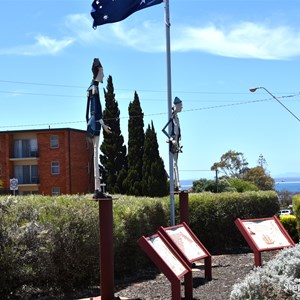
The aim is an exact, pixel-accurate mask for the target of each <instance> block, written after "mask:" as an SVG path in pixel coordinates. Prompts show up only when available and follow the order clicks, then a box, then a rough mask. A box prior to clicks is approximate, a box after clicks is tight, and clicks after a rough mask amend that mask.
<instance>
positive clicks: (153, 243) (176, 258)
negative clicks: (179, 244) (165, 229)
mask: <svg viewBox="0 0 300 300" xmlns="http://www.w3.org/2000/svg"><path fill="white" fill-rule="evenodd" d="M138 244H139V245H140V247H141V248H142V249H143V250H144V251H145V252H146V254H147V255H148V256H149V257H150V258H151V259H152V261H153V262H154V263H155V265H156V266H157V267H158V268H159V269H160V270H161V272H163V273H164V275H165V276H166V277H167V278H168V279H169V281H170V282H171V284H172V300H180V299H181V288H180V279H181V278H182V277H183V276H184V277H185V283H186V284H187V285H188V286H189V287H190V289H191V288H192V270H191V268H190V266H189V265H188V264H187V263H186V262H185V261H184V259H183V258H182V257H180V255H179V254H178V253H177V252H176V250H175V249H174V248H173V247H172V246H171V245H170V244H169V242H168V241H167V240H166V239H165V238H164V237H163V236H160V235H158V234H154V235H152V236H150V237H144V236H142V237H141V238H140V239H139V240H138ZM190 289H189V290H188V291H186V293H188V294H189V295H188V296H187V295H185V296H186V297H185V298H186V299H192V290H190ZM190 295H191V296H190Z"/></svg>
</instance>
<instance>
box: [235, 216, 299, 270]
mask: <svg viewBox="0 0 300 300" xmlns="http://www.w3.org/2000/svg"><path fill="white" fill-rule="evenodd" d="M263 223H265V224H263ZM235 225H236V226H237V228H238V229H239V231H240V232H241V234H242V235H243V237H244V238H245V240H246V241H247V243H248V245H249V246H250V248H251V249H252V251H253V252H254V263H255V266H256V267H258V266H261V265H262V261H261V252H263V251H272V250H278V249H283V248H288V247H294V246H295V243H294V241H293V239H292V238H291V237H290V235H289V234H288V232H287V231H286V229H285V228H284V227H283V225H282V224H281V222H280V220H279V219H278V218H277V217H276V216H273V217H271V218H260V219H246V220H241V219H240V218H237V219H236V220H235ZM276 243H277V244H276ZM273 244H274V245H273Z"/></svg>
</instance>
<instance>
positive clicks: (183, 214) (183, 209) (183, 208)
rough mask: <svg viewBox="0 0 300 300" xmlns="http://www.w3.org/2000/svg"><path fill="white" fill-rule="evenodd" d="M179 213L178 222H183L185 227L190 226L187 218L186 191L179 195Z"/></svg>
mask: <svg viewBox="0 0 300 300" xmlns="http://www.w3.org/2000/svg"><path fill="white" fill-rule="evenodd" d="M179 211H180V222H181V223H183V222H185V223H186V224H187V225H189V224H190V216H189V194H188V192H187V191H182V192H180V193H179Z"/></svg>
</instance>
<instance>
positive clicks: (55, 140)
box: [50, 135, 59, 148]
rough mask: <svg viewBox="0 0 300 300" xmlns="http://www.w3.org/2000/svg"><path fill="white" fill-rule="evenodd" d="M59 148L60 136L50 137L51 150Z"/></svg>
mask: <svg viewBox="0 0 300 300" xmlns="http://www.w3.org/2000/svg"><path fill="white" fill-rule="evenodd" d="M58 147H59V140H58V135H51V136H50V148H58Z"/></svg>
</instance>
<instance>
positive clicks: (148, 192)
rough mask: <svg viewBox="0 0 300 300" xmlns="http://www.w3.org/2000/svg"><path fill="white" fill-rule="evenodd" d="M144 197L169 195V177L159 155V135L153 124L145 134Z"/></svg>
mask: <svg viewBox="0 0 300 300" xmlns="http://www.w3.org/2000/svg"><path fill="white" fill-rule="evenodd" d="M142 187H143V195H144V196H149V197H162V196H166V195H168V177H167V172H166V170H165V166H164V162H163V159H162V158H161V157H160V155H159V149H158V142H157V135H156V132H155V129H154V126H153V122H151V127H150V125H148V128H147V130H146V134H145V142H144V154H143V180H142Z"/></svg>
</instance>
